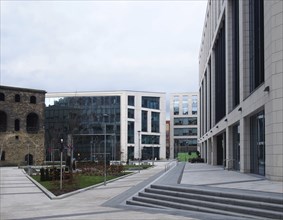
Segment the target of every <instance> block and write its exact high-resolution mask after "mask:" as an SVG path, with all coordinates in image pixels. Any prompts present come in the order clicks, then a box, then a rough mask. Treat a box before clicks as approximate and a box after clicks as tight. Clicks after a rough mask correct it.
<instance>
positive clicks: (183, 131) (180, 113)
mask: <svg viewBox="0 0 283 220" xmlns="http://www.w3.org/2000/svg"><path fill="white" fill-rule="evenodd" d="M197 138H198V93H173V94H170V158H176V157H177V156H178V153H190V152H194V151H197Z"/></svg>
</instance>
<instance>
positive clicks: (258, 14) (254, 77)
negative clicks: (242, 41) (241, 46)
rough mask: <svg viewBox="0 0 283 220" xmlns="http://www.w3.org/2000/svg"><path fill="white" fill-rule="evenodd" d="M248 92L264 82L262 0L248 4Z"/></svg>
mask: <svg viewBox="0 0 283 220" xmlns="http://www.w3.org/2000/svg"><path fill="white" fill-rule="evenodd" d="M249 3H250V4H249V6H250V7H249V12H250V19H249V26H250V91H251V92H252V91H254V90H255V89H256V88H257V87H258V86H259V85H260V84H261V83H263V82H264V20H263V18H264V9H263V5H264V4H263V0H250V2H249Z"/></svg>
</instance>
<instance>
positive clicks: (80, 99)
mask: <svg viewBox="0 0 283 220" xmlns="http://www.w3.org/2000/svg"><path fill="white" fill-rule="evenodd" d="M165 102H166V96H165V93H155V92H135V91H110V92H76V93H47V95H46V106H47V108H46V117H45V118H46V134H47V136H46V140H47V141H46V145H47V146H46V147H47V149H53V148H56V146H55V147H54V146H52V145H54V144H53V143H54V140H55V142H56V140H57V139H59V138H61V137H62V138H64V140H65V139H66V140H69V142H70V138H69V137H68V136H70V135H71V136H72V138H73V144H72V145H74V157H76V158H77V159H78V160H83V159H86V160H94V159H99V157H101V155H102V154H103V152H104V143H105V141H104V140H105V139H104V138H106V143H107V146H106V147H107V154H108V159H109V160H121V161H128V160H129V159H131V160H133V159H138V158H140V157H141V158H142V159H151V158H152V156H154V158H157V159H164V158H165V157H166V156H165V154H166V110H165V108H166V104H165ZM105 130H106V131H105ZM105 133H106V137H105V136H104V134H105ZM67 144H69V145H70V144H71V143H67ZM50 157H51V155H50ZM47 159H48V158H47Z"/></svg>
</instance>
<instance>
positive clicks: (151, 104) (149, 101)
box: [142, 96, 160, 109]
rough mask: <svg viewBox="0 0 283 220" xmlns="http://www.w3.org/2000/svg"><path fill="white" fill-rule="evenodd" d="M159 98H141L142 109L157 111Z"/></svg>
mask: <svg viewBox="0 0 283 220" xmlns="http://www.w3.org/2000/svg"><path fill="white" fill-rule="evenodd" d="M159 99H160V98H159V97H147V96H143V97H142V107H143V108H150V109H159Z"/></svg>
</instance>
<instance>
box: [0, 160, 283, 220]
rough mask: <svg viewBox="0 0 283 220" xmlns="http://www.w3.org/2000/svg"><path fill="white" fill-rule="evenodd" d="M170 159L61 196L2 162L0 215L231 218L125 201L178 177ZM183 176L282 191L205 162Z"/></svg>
mask: <svg viewBox="0 0 283 220" xmlns="http://www.w3.org/2000/svg"><path fill="white" fill-rule="evenodd" d="M166 164H168V162H156V163H155V167H154V168H151V169H148V170H142V171H141V172H140V173H138V172H137V173H135V174H133V175H130V176H127V177H125V178H122V179H119V180H117V181H114V182H110V183H108V184H107V185H106V186H104V185H101V186H98V187H95V188H92V189H90V190H86V191H82V192H80V193H76V194H74V195H71V196H68V197H65V198H61V199H50V198H49V197H48V196H47V195H46V194H45V193H43V192H42V191H41V190H40V189H39V188H38V187H37V186H36V185H35V184H34V183H33V182H31V181H30V179H28V178H27V176H26V174H25V173H24V172H23V170H21V169H18V168H16V167H12V168H11V167H9V168H0V175H1V185H0V187H1V188H0V190H1V191H0V194H1V220H4V219H5V220H6V219H7V220H8V219H9V220H11V219H38V220H39V219H137V220H138V219H145V220H146V219H162V220H165V219H227V216H226V217H223V216H222V217H219V216H217V215H211V214H205V213H196V212H187V213H183V212H182V211H176V210H169V211H168V210H165V209H149V208H142V207H129V206H126V205H125V200H126V199H128V198H130V197H131V196H133V195H134V194H136V193H137V192H138V191H140V190H142V189H143V188H144V187H146V186H148V185H149V184H150V183H153V182H158V181H161V180H163V181H169V180H171V181H172V179H176V178H177V177H176V173H177V172H171V171H173V169H174V168H173V169H172V170H169V171H167V172H165V166H166ZM181 177H182V179H181V184H182V185H184V186H186V185H187V186H188V187H189V186H190V185H204V186H205V185H208V186H215V187H223V189H226V188H237V189H242V190H248V191H249V192H251V193H253V192H254V193H256V191H264V192H266V193H270V194H276V195H280V196H282V195H283V194H282V193H283V185H282V182H272V181H268V180H266V179H264V178H263V177H260V176H253V175H249V174H242V173H238V172H234V171H227V170H223V168H221V167H214V166H210V165H207V164H189V163H187V164H186V166H185V169H184V172H183V175H181ZM255 190H256V191H255ZM229 219H236V218H232V217H231V218H230V217H229Z"/></svg>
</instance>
